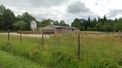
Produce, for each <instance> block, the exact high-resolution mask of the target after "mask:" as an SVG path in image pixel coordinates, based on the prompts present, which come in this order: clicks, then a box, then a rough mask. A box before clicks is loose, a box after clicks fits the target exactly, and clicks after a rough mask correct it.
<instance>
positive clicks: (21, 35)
mask: <svg viewBox="0 0 122 68" xmlns="http://www.w3.org/2000/svg"><path fill="white" fill-rule="evenodd" d="M20 41H21V44H22V33H21V31H20Z"/></svg>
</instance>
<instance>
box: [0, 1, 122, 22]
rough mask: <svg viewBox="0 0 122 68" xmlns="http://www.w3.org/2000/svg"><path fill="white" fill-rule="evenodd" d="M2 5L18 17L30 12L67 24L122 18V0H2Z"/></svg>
mask: <svg viewBox="0 0 122 68" xmlns="http://www.w3.org/2000/svg"><path fill="white" fill-rule="evenodd" d="M0 5H4V6H5V7H6V8H9V9H11V10H12V11H13V12H14V13H15V15H16V16H17V15H22V13H24V12H28V13H29V14H31V15H32V16H33V17H35V18H36V19H37V20H40V21H41V20H42V19H53V20H58V21H60V20H64V21H65V22H66V23H67V24H71V22H72V21H73V20H74V19H75V18H79V19H88V17H90V18H91V19H93V18H95V17H96V18H97V17H99V16H100V17H103V16H104V15H106V16H107V18H109V19H115V18H120V17H122V0H0Z"/></svg>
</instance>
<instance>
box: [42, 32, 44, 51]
mask: <svg viewBox="0 0 122 68" xmlns="http://www.w3.org/2000/svg"><path fill="white" fill-rule="evenodd" d="M42 49H44V34H43V32H42Z"/></svg>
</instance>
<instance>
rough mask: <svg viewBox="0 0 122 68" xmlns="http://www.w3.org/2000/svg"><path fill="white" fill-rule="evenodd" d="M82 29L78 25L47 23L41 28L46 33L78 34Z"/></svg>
mask: <svg viewBox="0 0 122 68" xmlns="http://www.w3.org/2000/svg"><path fill="white" fill-rule="evenodd" d="M79 31H80V29H79V28H77V27H70V26H68V27H67V26H57V25H47V26H45V27H44V28H42V29H41V32H39V33H42V32H43V33H44V34H76V33H78V32H79Z"/></svg>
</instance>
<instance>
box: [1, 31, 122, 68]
mask: <svg viewBox="0 0 122 68" xmlns="http://www.w3.org/2000/svg"><path fill="white" fill-rule="evenodd" d="M80 39H81V40H80V44H81V50H80V51H81V54H80V55H81V57H80V61H78V58H77V35H53V36H50V37H49V38H45V39H44V40H45V47H44V49H42V48H41V36H40V38H32V37H24V38H23V43H22V44H21V42H20V40H19V37H18V36H12V35H11V36H10V42H8V41H7V35H0V66H1V67H3V68H15V67H16V68H122V67H121V66H122V37H121V36H120V35H119V34H117V33H116V34H108V33H87V32H85V33H81V35H80Z"/></svg>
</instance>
